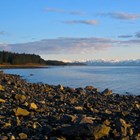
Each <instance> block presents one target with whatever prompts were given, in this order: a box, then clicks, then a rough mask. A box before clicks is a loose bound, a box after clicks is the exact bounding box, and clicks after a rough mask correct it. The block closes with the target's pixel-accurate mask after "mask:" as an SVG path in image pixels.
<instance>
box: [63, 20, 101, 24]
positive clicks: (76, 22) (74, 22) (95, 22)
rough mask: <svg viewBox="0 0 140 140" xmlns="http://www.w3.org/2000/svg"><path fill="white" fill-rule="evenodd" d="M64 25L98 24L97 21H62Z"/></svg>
mask: <svg viewBox="0 0 140 140" xmlns="http://www.w3.org/2000/svg"><path fill="white" fill-rule="evenodd" d="M63 23H66V24H86V25H97V24H99V22H98V21H97V20H69V21H63Z"/></svg>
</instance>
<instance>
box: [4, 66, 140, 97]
mask: <svg viewBox="0 0 140 140" xmlns="http://www.w3.org/2000/svg"><path fill="white" fill-rule="evenodd" d="M4 71H5V73H9V74H19V75H21V76H23V78H24V79H27V80H28V81H29V82H42V83H47V84H51V85H58V84H62V85H64V86H71V87H85V86H86V85H93V86H95V87H97V88H99V89H100V91H102V90H104V89H105V88H109V89H112V90H113V92H114V93H121V94H124V93H126V92H129V93H130V94H139V95H140V67H139V66H133V67H131V66H127V67H125V66H113V67H111V66H109V67H107V66H106V67H104V66H100V67H99V66H98V67H95V66H66V67H51V68H41V69H7V70H6V69H5V70H4ZM30 74H33V76H31V75H30Z"/></svg>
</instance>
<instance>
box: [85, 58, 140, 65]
mask: <svg viewBox="0 0 140 140" xmlns="http://www.w3.org/2000/svg"><path fill="white" fill-rule="evenodd" d="M85 63H86V64H87V65H93V66H140V59H136V60H133V59H130V60H121V61H119V60H104V59H101V60H88V61H85Z"/></svg>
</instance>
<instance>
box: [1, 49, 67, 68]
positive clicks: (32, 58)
mask: <svg viewBox="0 0 140 140" xmlns="http://www.w3.org/2000/svg"><path fill="white" fill-rule="evenodd" d="M0 64H1V65H28V64H31V65H33V64H39V65H66V63H64V62H62V61H57V60H47V61H45V60H44V59H42V58H41V57H40V56H39V55H36V54H25V53H22V54H19V53H13V52H7V51H0Z"/></svg>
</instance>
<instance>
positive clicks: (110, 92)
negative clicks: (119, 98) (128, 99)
mask: <svg viewBox="0 0 140 140" xmlns="http://www.w3.org/2000/svg"><path fill="white" fill-rule="evenodd" d="M102 94H103V95H105V96H108V95H111V94H112V90H109V89H108V88H107V89H105V90H104V91H103V92H102Z"/></svg>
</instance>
